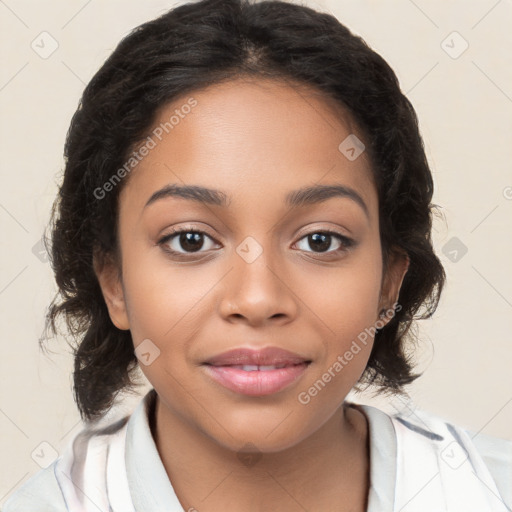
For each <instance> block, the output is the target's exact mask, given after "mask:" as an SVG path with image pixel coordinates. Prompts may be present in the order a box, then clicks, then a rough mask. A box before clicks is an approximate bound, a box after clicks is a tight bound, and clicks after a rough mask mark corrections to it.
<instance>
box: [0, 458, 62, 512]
mask: <svg viewBox="0 0 512 512" xmlns="http://www.w3.org/2000/svg"><path fill="white" fill-rule="evenodd" d="M55 464H56V461H54V462H53V463H52V464H51V465H50V466H48V467H47V468H46V469H42V470H40V471H39V472H37V473H36V474H35V475H33V476H32V477H31V478H29V479H28V480H27V481H26V482H25V483H24V484H23V485H22V486H21V487H20V488H19V489H18V490H17V491H16V492H14V493H13V494H12V495H11V496H10V497H9V499H8V500H7V501H6V502H5V504H4V506H3V507H2V512H27V511H31V512H67V507H66V503H65V502H64V497H63V496H62V492H61V490H60V487H59V484H58V482H57V479H56V477H55Z"/></svg>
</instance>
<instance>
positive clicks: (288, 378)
mask: <svg viewBox="0 0 512 512" xmlns="http://www.w3.org/2000/svg"><path fill="white" fill-rule="evenodd" d="M307 367H308V364H307V363H303V364H297V365H294V366H286V367H285V368H279V369H275V370H263V371H262V370H255V371H251V372H248V371H245V370H240V369H236V368H232V367H230V366H212V365H204V368H205V370H206V372H207V373H208V375H209V376H210V377H211V378H212V379H213V380H215V381H216V382H218V383H219V384H221V385H222V386H224V387H225V388H227V389H230V390H231V391H234V392H235V393H241V394H242V395H249V396H264V395H271V394H273V393H277V392H278V391H281V390H282V389H284V388H286V387H287V386H289V385H290V384H292V382H295V381H296V380H297V379H298V378H299V377H300V376H301V375H302V374H303V373H304V371H305V370H306V368H307Z"/></svg>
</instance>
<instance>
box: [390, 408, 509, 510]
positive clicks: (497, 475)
mask: <svg viewBox="0 0 512 512" xmlns="http://www.w3.org/2000/svg"><path fill="white" fill-rule="evenodd" d="M392 418H393V420H394V422H395V425H396V422H399V423H400V426H404V427H405V428H406V429H407V430H408V431H410V432H415V433H416V434H417V435H420V437H423V438H424V439H425V438H427V439H429V442H430V443H432V445H434V444H437V445H438V450H440V456H441V459H442V460H443V462H445V463H446V464H447V465H448V466H450V467H451V468H452V469H458V468H459V467H460V465H461V464H463V463H464V461H465V460H468V462H469V463H470V464H471V465H472V466H473V469H474V471H475V473H478V471H479V469H478V468H479V467H480V468H482V467H483V468H485V469H486V470H487V471H488V473H489V475H490V477H491V478H492V480H493V481H494V483H495V485H496V488H497V491H498V492H499V494H500V495H501V497H502V499H503V501H504V503H505V505H507V507H509V508H512V440H507V439H500V438H498V437H492V436H489V435H486V434H482V433H479V432H473V431H472V430H470V429H467V428H465V427H463V426H461V425H457V424H454V423H452V422H450V421H447V420H446V419H444V418H441V417H440V416H437V415H435V414H432V413H429V412H426V411H422V410H418V409H416V410H414V412H412V414H411V413H410V411H409V413H408V414H404V413H403V412H401V413H397V414H394V415H393V416H392ZM447 438H448V439H451V440H452V444H450V443H448V444H446V442H445V441H444V440H446V439H447ZM453 447H455V449H454V448H453ZM459 447H460V448H461V449H459ZM477 459H479V461H478V460H477ZM483 474H484V473H481V475H483Z"/></svg>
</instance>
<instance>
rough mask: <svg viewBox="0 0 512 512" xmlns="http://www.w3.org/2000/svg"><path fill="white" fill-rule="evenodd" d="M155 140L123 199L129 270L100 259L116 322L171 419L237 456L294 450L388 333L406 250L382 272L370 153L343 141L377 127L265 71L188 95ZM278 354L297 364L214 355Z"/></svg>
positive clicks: (336, 404)
mask: <svg viewBox="0 0 512 512" xmlns="http://www.w3.org/2000/svg"><path fill="white" fill-rule="evenodd" d="M191 98H193V99H191ZM187 102H188V103H187ZM187 104H188V105H191V108H188V107H184V105H187ZM176 110H178V114H177V115H176ZM173 114H175V117H174V120H173V121H171V123H172V126H171V125H169V119H170V118H171V116H172V115H173ZM166 122H167V123H168V124H167V131H168V133H166V130H163V133H160V132H162V129H161V127H162V126H165V125H164V124H163V123H166ZM159 127H160V129H159ZM155 134H159V136H157V135H155ZM149 135H150V137H151V139H152V140H153V142H154V144H152V143H151V142H149V139H146V140H147V142H148V144H147V146H148V147H149V146H154V147H151V148H150V149H148V151H147V152H145V153H146V155H145V156H144V158H142V160H141V161H140V163H138V165H137V166H136V168H134V170H133V171H132V173H131V175H130V176H129V178H125V179H127V182H126V184H124V187H123V189H122V192H121V194H120V198H119V201H120V202H119V240H120V248H121V255H122V258H121V263H120V266H121V269H122V274H121V276H122V277H119V278H118V277H117V274H116V273H115V271H114V270H113V269H114V267H109V266H108V265H104V266H103V267H101V268H100V267H99V266H98V267H97V274H98V277H99V280H100V284H101V286H102V289H103V293H104V296H105V299H106V302H107V305H108V307H109V312H110V316H111V319H112V321H113V322H114V324H115V325H116V326H117V327H118V328H120V329H129V330H130V331H131V335H132V339H133V342H134V347H135V348H137V349H138V354H139V359H140V360H141V364H140V367H141V369H142V371H143V372H144V374H145V375H146V377H147V378H148V380H149V381H150V382H151V384H152V385H153V386H154V388H155V389H156V391H157V393H158V395H159V399H160V401H161V405H162V407H163V409H164V410H165V412H166V414H167V415H168V417H169V418H171V417H172V418H173V419H174V420H175V421H179V422H182V423H184V424H187V425H188V426H190V427H193V428H195V429H197V430H199V431H200V432H202V433H204V434H205V435H207V436H208V437H209V438H211V439H214V440H215V441H216V442H217V443H219V444H220V445H222V446H224V447H228V448H230V449H233V450H239V449H240V448H241V447H243V446H244V445H245V444H246V443H252V444H254V445H256V446H257V447H258V449H259V450H260V451H261V452H271V451H278V450H281V449H285V448H287V447H290V446H293V445H295V444H297V443H299V442H300V441H302V440H303V439H305V438H307V437H308V436H310V435H311V434H313V433H314V432H316V431H318V430H319V429H320V428H321V427H322V425H324V424H325V423H326V422H327V421H328V419H329V418H330V417H332V416H333V414H334V413H335V411H337V410H338V409H339V408H340V405H341V404H342V402H343V400H344V398H345V397H346V395H347V393H348V392H349V391H350V389H351V388H352V387H353V386H354V384H355V383H356V382H357V381H358V379H359V377H360V376H361V374H362V373H363V371H364V369H365V367H366V363H367V361H368V358H369V355H370V352H371V348H372V344H373V336H372V335H371V334H370V335H368V334H367V336H366V342H365V343H362V342H361V341H359V342H358V341H357V340H361V339H362V337H361V333H363V332H367V333H368V328H370V327H372V326H374V325H375V324H376V322H377V321H378V320H379V311H380V310H381V308H385V307H391V305H392V304H393V303H394V302H395V301H396V298H397V296H398V291H399V287H400V284H401V281H402V278H403V275H404V274H405V272H406V264H405V263H404V260H403V258H398V257H396V258H392V259H391V261H390V266H389V271H388V272H387V273H386V274H385V275H384V274H383V267H382V253H381V245H380V237H379V217H378V197H377V192H376V188H375V185H374V182H373V179H372V174H371V170H370V162H369V160H368V158H367V155H366V153H365V152H364V151H363V153H362V154H361V155H360V156H359V157H357V158H355V159H354V158H353V156H354V155H353V153H354V152H350V150H349V151H348V153H347V151H346V149H345V152H343V151H342V150H343V148H346V146H343V145H342V150H340V149H339V147H340V144H341V143H342V142H343V141H345V139H347V137H349V136H352V137H353V136H354V135H356V136H358V138H359V139H360V140H362V139H363V136H362V135H361V134H360V133H359V132H358V131H357V129H356V128H355V126H354V123H353V122H351V121H350V118H349V117H348V115H347V114H346V113H345V112H344V111H343V110H342V108H341V107H340V106H339V105H337V104H335V103H334V102H333V101H330V100H327V99H325V98H324V97H322V96H321V95H319V94H318V93H315V92H314V91H312V90H309V89H306V88H305V87H301V86H299V85H294V86H290V85H287V84H284V83H280V82H275V81H262V80H245V81H242V80H236V81H232V82H228V83H224V84H221V85H215V86H211V87H209V88H207V89H204V90H201V91H199V92H197V93H194V94H191V95H190V97H188V96H187V97H184V99H182V100H180V101H175V102H173V103H172V104H171V105H167V106H165V108H163V109H162V110H161V111H160V115H159V118H158V119H157V121H156V123H155V126H154V128H153V129H152V132H151V133H150V134H149ZM160 139H161V140H160ZM350 140H352V139H349V141H350ZM345 144H347V142H345ZM356 150H357V148H356ZM347 155H348V156H350V157H351V158H348V157H347ZM178 187H196V188H194V189H188V191H187V190H185V191H182V192H181V193H180V192H179V191H178ZM197 187H204V188H206V189H212V190H214V191H215V192H213V191H210V192H208V191H204V190H203V191H200V189H199V188H197ZM311 187H312V188H311ZM321 187H323V188H321ZM325 187H327V188H325ZM329 187H332V188H329ZM308 188H311V189H310V190H309V192H306V193H304V190H305V189H308ZM180 232H181V234H180ZM382 323H384V322H382ZM365 329H366V331H365ZM370 333H371V331H370ZM363 337H364V336H363ZM354 342H356V346H357V348H358V349H356V348H354ZM268 347H274V348H278V349H282V350H285V351H288V352H289V353H291V354H287V357H288V356H289V357H288V358H291V359H293V358H295V360H294V361H285V362H283V360H279V361H278V364H276V365H274V366H272V365H271V364H268V363H269V362H268V361H266V360H263V359H261V360H260V362H261V363H263V364H265V363H267V366H269V368H263V369H262V368H261V367H259V366H257V368H258V369H257V370H256V369H255V368H254V367H249V366H244V367H236V366H235V367H233V366H231V365H233V364H236V363H244V364H245V363H247V361H246V360H242V359H236V358H235V360H231V361H229V364H228V363H227V362H226V360H224V361H220V363H219V364H217V365H215V364H212V363H211V362H212V361H214V362H215V361H217V363H218V362H219V359H218V356H222V354H224V353H226V352H227V351H231V350H233V349H249V350H256V351H258V350H260V349H264V348H268ZM347 352H350V353H351V354H352V357H350V355H348V354H347ZM141 354H144V355H143V356H142V358H141ZM270 355H272V354H270ZM274 356H275V353H274ZM216 357H217V359H215V358H216ZM221 359H222V357H221ZM285 359H286V358H285ZM206 362H210V364H205V363H206ZM336 363H338V364H336ZM281 364H284V365H285V368H281V369H277V368H275V366H280V365H281ZM228 366H231V367H230V368H228ZM212 367H213V368H212ZM266 372H268V373H266ZM249 374H250V375H249ZM326 375H328V376H327V377H326ZM329 376H330V378H329ZM319 382H321V383H323V384H321V383H320V384H319ZM315 383H316V384H315ZM315 390H316V391H315Z"/></svg>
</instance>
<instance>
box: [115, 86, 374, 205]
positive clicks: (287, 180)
mask: <svg viewBox="0 0 512 512" xmlns="http://www.w3.org/2000/svg"><path fill="white" fill-rule="evenodd" d="M190 105H194V106H193V107H190ZM155 134H157V135H158V136H157V135H155ZM148 135H149V137H151V139H152V141H153V143H154V144H151V145H152V146H153V147H152V148H151V149H150V151H149V152H148V153H147V154H146V156H144V158H143V159H141V161H140V163H139V164H138V165H137V167H136V168H135V169H134V171H133V172H132V173H131V175H130V176H129V181H128V183H127V186H126V187H124V189H123V191H122V196H124V200H125V201H129V202H130V207H135V208H139V209H142V208H143V207H144V204H145V202H146V201H147V200H148V199H149V198H150V197H151V195H152V194H154V192H155V191H156V190H158V189H159V188H161V187H164V186H166V185H169V184H180V185H200V186H204V187H208V188H215V189H222V190H224V191H225V192H226V194H227V195H228V197H229V205H230V207H233V208H242V207H243V206H244V205H252V206H254V205H255V204H261V203H262V201H264V202H267V203H269V202H274V201H277V202H283V201H284V198H285V196H286V195H287V193H288V192H289V191H290V190H296V189H298V188H301V187H304V186H311V185H314V184H334V183H336V184H343V185H346V186H349V187H351V188H353V189H354V190H356V191H357V192H358V194H359V195H360V196H362V197H363V199H364V201H365V203H367V205H368V207H369V210H370V214H375V211H376V206H377V205H376V203H377V197H376V190H375V186H374V183H373V179H372V174H371V167H370V162H369V158H368V156H367V154H366V152H364V151H363V152H362V153H361V155H360V156H359V157H357V158H356V159H353V160H351V159H349V158H347V155H346V153H344V152H343V151H342V149H343V148H344V147H345V146H346V141H348V142H351V141H352V140H353V137H357V138H358V139H360V140H361V139H363V136H362V134H361V132H360V131H359V130H358V128H357V126H356V123H355V122H354V121H353V120H352V119H351V117H350V115H349V114H348V112H347V111H346V110H345V109H344V108H343V107H342V106H341V105H340V104H338V102H336V101H335V100H333V99H329V98H326V97H325V96H324V95H322V94H321V93H320V92H318V91H315V90H314V89H310V88H308V87H306V86H304V85H299V84H295V83H289V82H287V83H284V82H279V81H274V80H261V79H258V80H257V79H237V80H232V81H229V82H224V83H221V84H217V85H213V86H210V87H208V88H205V89H202V90H199V91H197V92H194V93H191V94H189V95H184V96H182V97H181V98H180V99H178V100H175V101H173V102H172V103H170V104H167V105H165V106H164V107H163V108H161V110H160V111H159V113H158V116H157V119H156V120H155V122H154V125H153V127H152V128H151V130H150V131H149V133H148ZM340 145H341V149H340ZM356 149H357V148H356Z"/></svg>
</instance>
